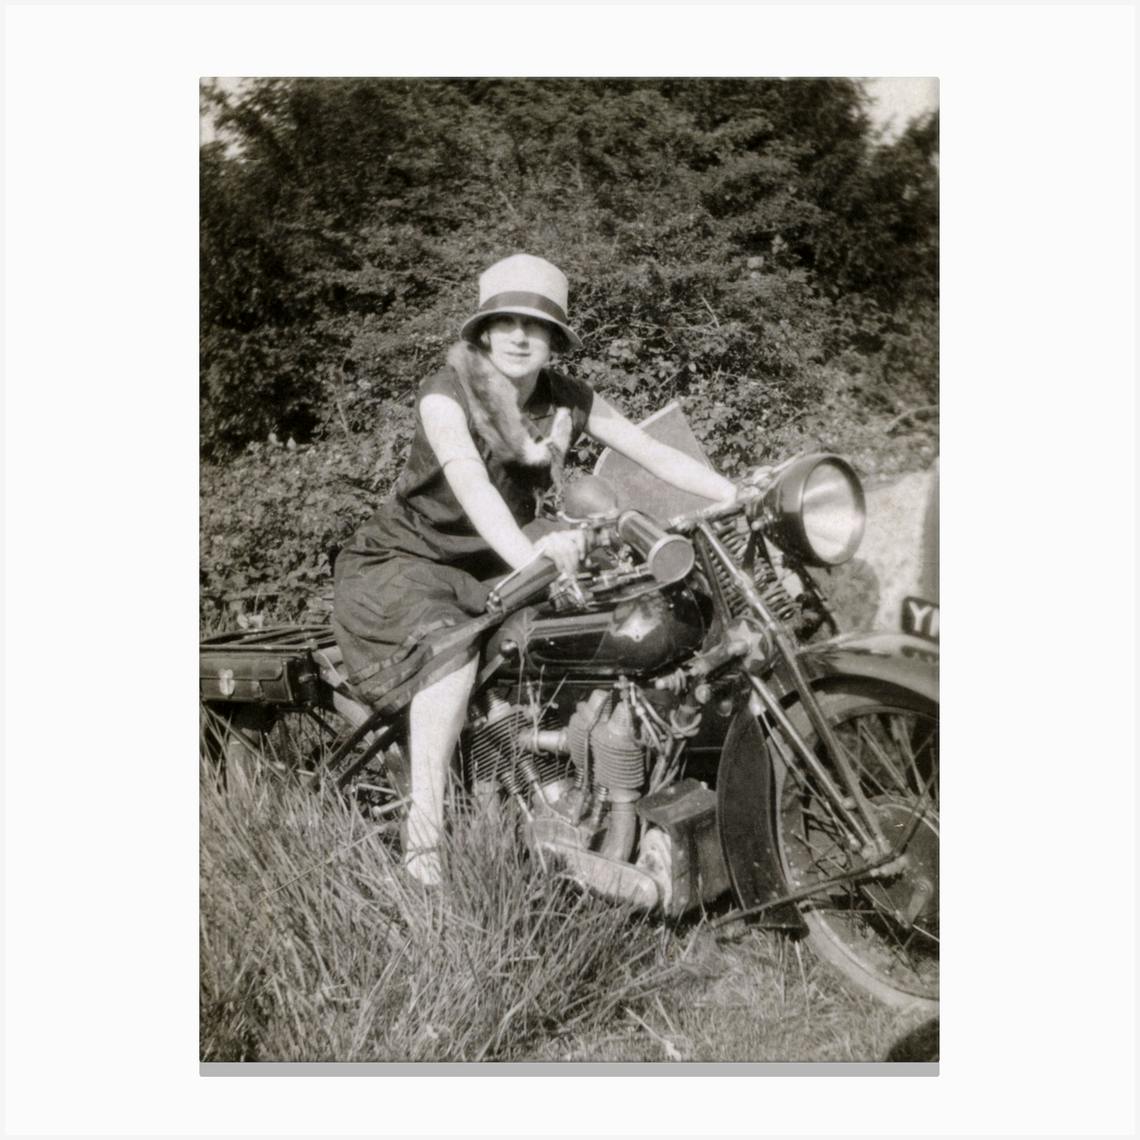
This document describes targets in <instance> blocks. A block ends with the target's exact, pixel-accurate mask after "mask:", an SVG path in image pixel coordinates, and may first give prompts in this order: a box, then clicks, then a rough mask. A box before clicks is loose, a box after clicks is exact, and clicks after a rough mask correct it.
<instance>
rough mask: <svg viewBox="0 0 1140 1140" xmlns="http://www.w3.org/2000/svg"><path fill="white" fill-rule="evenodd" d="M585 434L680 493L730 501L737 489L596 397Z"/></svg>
mask: <svg viewBox="0 0 1140 1140" xmlns="http://www.w3.org/2000/svg"><path fill="white" fill-rule="evenodd" d="M586 432H587V434H589V435H590V436H592V437H593V438H594V439H596V440H597V441H598V442H599V443H601V444H604V445H605V446H606V447H612V448H613V449H614V451H616V452H618V453H619V454H621V455H624V456H625V457H626V459H629V460H632V461H633V462H634V463H637V464H639V465H640V466H642V467H644V468H645V469H646V471H648V472H650V473H651V474H653V475H656V476H657V478H658V479H662V480H664V481H665V482H666V483H668V484H670V485H671V486H673V487H677V488H678V489H679V490H682V491H688V492H689V493H690V494H693V495H703V496H704V497H705V498H706V499H714V500H721V499H731V498H732V497H733V496H734V495H735V494H736V488H735V487H734V486H733V484H732V483H730V482H729V481H728V480H727V479H726V478H725V477H724V476H723V475H718V474H717V473H716V472H715V471H714V470H713V469H712V468H711V467H706V466H705V465H704V464H703V463H700V462H698V461H697V460H696V459H693V458H692V456H689V455H686V454H685V453H684V452H683V451H678V450H677V449H676V448H675V447H670V446H669V445H668V444H667V443H662V442H661V441H660V440H656V439H654V438H653V437H652V436H651V435H649V434H648V433H646V432H644V431H642V430H641V428H639V427H638V426H637V425H636V424H634V423H631V422H630V421H629V420H628V419H626V418H625V416H623V415H622V414H621V412H619V411H618V410H617V409H616V408H615V407H614V406H613V405H612V404H608V403H607V402H606V401H605V400H604V399H603V398H602V397H601V396H599V395H597V394H596V393H595V395H594V402H593V405H592V407H591V409H590V418H589V419H588V420H587V421H586Z"/></svg>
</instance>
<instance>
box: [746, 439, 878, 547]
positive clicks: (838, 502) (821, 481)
mask: <svg viewBox="0 0 1140 1140" xmlns="http://www.w3.org/2000/svg"><path fill="white" fill-rule="evenodd" d="M762 509H763V511H764V513H765V515H766V516H767V519H768V522H769V524H770V525H772V526H773V528H774V530H775V531H776V532H777V533H776V534H774V535H773V537H774V538H775V539H776V541H777V542H778V543H780V544H781V545H786V546H787V547H789V548H790V549H792V550H794V551H795V552H796V553H797V554H799V556H800V557H801V558H802V559H803V560H804V561H805V562H808V563H812V564H814V565H817V566H838V565H839V564H840V563H842V562H846V561H847V560H848V559H849V558H851V556H852V555H853V554H854V553H855V551H856V550H858V549H859V543H860V542H861V541H862V540H863V525H864V523H865V521H866V517H867V507H866V500H865V499H864V497H863V487H862V484H861V483H860V482H859V476H858V475H856V474H855V472H854V470H853V469H852V467H851V465H850V464H849V463H848V462H847V461H846V460H844V459H841V458H840V457H839V456H838V455H805V456H802V457H801V458H799V459H796V460H794V461H793V462H792V463H791V464H790V465H789V466H788V467H787V468H785V469H784V471H783V472H782V473H781V474H780V476H779V477H778V478H777V479H776V482H775V483H773V485H772V486H771V487H770V488H769V489H768V491H767V493H766V494H765V495H764V498H763V503H762ZM781 539H782V540H783V541H782V542H781Z"/></svg>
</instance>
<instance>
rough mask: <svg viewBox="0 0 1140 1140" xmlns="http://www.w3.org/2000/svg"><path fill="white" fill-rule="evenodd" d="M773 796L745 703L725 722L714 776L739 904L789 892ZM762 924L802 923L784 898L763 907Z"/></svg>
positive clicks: (763, 749)
mask: <svg viewBox="0 0 1140 1140" xmlns="http://www.w3.org/2000/svg"><path fill="white" fill-rule="evenodd" d="M777 797H778V789H777V786H776V777H775V771H774V770H773V767H772V757H771V753H770V751H769V748H768V744H767V741H766V740H765V738H764V734H763V732H762V731H761V730H760V727H759V725H758V724H757V722H756V718H755V717H754V716H753V715H752V713H751V712H750V711H749V710H748V708H747V706H746V707H745V708H743V709H741V711H740V712H739V713H737V715H736V717H735V718H734V719H733V722H732V724H731V725H730V726H729V729H728V734H727V735H726V736H725V739H724V747H723V749H722V750H721V754H720V767H719V768H718V770H717V778H716V817H717V827H718V829H719V831H720V843H721V850H722V852H723V853H724V862H725V866H726V867H727V868H728V874H729V878H730V879H731V881H732V886H733V889H734V891H735V892H736V897H737V899H738V900H739V902H740V904H741V906H743V907H745V908H748V907H756V906H762V905H764V904H765V903H768V902H771V901H772V900H773V899H777V898H781V897H782V896H784V895H786V894H788V893H789V890H788V882H787V879H786V878H785V877H784V871H783V867H782V865H781V863H780V853H779V850H778V848H777V845H776V806H777V802H778V799H777ZM764 925H767V926H780V927H784V928H785V929H790V930H793V931H797V932H801V933H802V932H803V931H805V930H806V929H807V928H806V926H805V925H804V922H803V919H801V918H800V915H799V912H798V911H797V910H796V908H795V907H794V906H792V905H791V904H790V903H784V904H783V905H781V906H778V907H773V908H772V909H771V910H770V911H768V912H767V913H766V914H765V917H764Z"/></svg>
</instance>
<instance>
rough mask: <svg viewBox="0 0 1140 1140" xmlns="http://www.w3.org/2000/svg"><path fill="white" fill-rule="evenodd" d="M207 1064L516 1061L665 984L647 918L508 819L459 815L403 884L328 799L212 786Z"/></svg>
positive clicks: (205, 820) (205, 871)
mask: <svg viewBox="0 0 1140 1140" xmlns="http://www.w3.org/2000/svg"><path fill="white" fill-rule="evenodd" d="M201 797H202V798H201V904H200V935H201V954H200V972H201V981H200V997H201V1057H202V1059H203V1060H207V1061H220V1060H275V1061H324V1060H337V1061H397V1060H398V1061H512V1060H520V1059H524V1058H532V1057H534V1056H536V1055H537V1054H538V1053H540V1052H541V1051H543V1050H544V1049H546V1048H549V1047H550V1046H551V1045H552V1043H554V1042H556V1041H557V1040H558V1039H560V1038H565V1037H567V1036H568V1035H576V1036H582V1035H586V1036H592V1035H594V1034H596V1033H599V1032H601V1031H603V1030H604V1029H605V1028H606V1026H607V1025H608V1024H609V1023H611V1022H615V1021H617V1020H619V1019H620V1018H621V1017H622V1016H625V1014H624V1012H623V1011H624V1010H627V1009H637V1008H640V1007H641V1006H642V1005H643V1004H644V1003H645V1002H646V1001H647V1000H648V998H649V997H650V995H652V994H653V993H654V992H655V991H657V990H658V989H660V988H661V987H663V986H664V985H666V984H667V983H668V981H669V979H670V977H671V975H672V974H673V973H675V972H676V968H675V967H671V966H669V965H668V964H667V963H666V962H664V961H663V960H662V958H661V955H660V953H659V939H658V938H657V937H656V935H655V933H654V930H653V928H652V927H651V926H650V925H649V924H648V922H647V921H646V920H645V919H643V918H639V917H638V916H636V915H634V914H632V913H631V912H629V911H628V910H625V909H623V908H621V907H618V906H614V905H613V904H612V903H606V902H602V901H600V900H597V899H594V898H592V897H590V896H587V895H583V894H582V893H580V892H579V891H578V890H577V889H576V888H573V887H571V886H570V885H569V884H567V883H565V882H564V881H561V880H559V879H558V878H556V877H552V876H548V875H542V874H538V873H535V871H534V869H533V868H532V867H531V866H530V865H529V861H528V859H527V857H526V853H525V849H524V848H523V847H522V846H521V845H520V844H519V843H518V842H517V840H516V838H515V834H516V829H515V826H514V823H513V821H512V819H511V818H510V815H509V813H507V814H504V815H498V816H496V815H488V814H481V815H476V814H472V813H465V812H463V811H454V812H453V819H454V823H455V826H454V827H453V828H452V830H451V834H450V835H449V838H448V841H447V844H446V850H445V861H446V870H447V876H446V883H445V885H444V886H443V887H442V888H439V889H438V890H434V891H426V890H424V889H423V888H421V887H420V886H419V885H418V884H416V883H414V882H413V881H411V880H408V879H407V878H406V877H405V876H404V875H403V874H402V872H401V871H400V869H399V866H398V861H397V859H396V857H395V854H394V852H393V850H392V847H391V846H390V843H389V841H388V840H387V839H386V838H385V835H384V832H383V831H382V829H380V828H378V827H377V826H376V825H374V824H372V823H370V822H369V821H366V820H365V819H364V818H362V817H361V816H360V814H359V813H358V812H357V811H356V809H355V808H353V807H351V806H350V805H346V804H345V803H344V802H342V801H341V800H340V799H339V798H338V796H337V795H336V794H335V793H333V792H331V791H324V792H317V793H314V791H313V790H312V789H311V788H308V787H302V786H300V785H290V784H288V783H283V782H281V781H279V780H252V781H248V782H245V783H241V784H237V785H236V786H234V785H231V786H230V787H229V788H223V787H221V786H220V784H219V782H218V781H217V779H216V778H215V776H214V773H213V772H212V771H211V770H210V769H209V768H208V767H204V769H203V777H202V780H201Z"/></svg>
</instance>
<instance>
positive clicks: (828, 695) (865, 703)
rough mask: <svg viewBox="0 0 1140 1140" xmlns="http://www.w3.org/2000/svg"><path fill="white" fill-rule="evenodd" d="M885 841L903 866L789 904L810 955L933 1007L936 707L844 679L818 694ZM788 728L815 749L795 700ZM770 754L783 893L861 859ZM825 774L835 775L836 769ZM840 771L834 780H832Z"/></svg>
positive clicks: (891, 998) (827, 813)
mask: <svg viewBox="0 0 1140 1140" xmlns="http://www.w3.org/2000/svg"><path fill="white" fill-rule="evenodd" d="M818 698H819V702H820V706H821V708H822V710H823V712H824V715H825V716H826V717H827V719H828V721H829V723H830V724H831V725H832V726H833V727H834V729H835V732H836V734H837V735H838V737H839V739H840V741H841V743H842V744H843V745H844V746H846V748H847V751H848V755H849V756H850V758H851V760H852V763H853V764H854V765H855V767H856V770H857V772H858V773H859V779H860V783H861V787H862V790H863V793H864V795H866V797H867V799H868V800H869V801H870V803H871V805H872V807H873V809H874V810H875V812H876V814H877V817H878V819H879V821H880V823H881V825H882V827H883V830H884V832H885V833H886V836H887V838H888V840H889V841H890V842H891V843H892V844H900V845H901V854H903V855H905V857H906V863H905V864H904V866H903V869H902V870H900V871H899V872H897V873H895V874H893V875H889V876H885V877H880V878H873V877H870V876H857V877H855V878H853V879H851V880H850V881H847V882H843V883H837V884H833V885H832V887H831V888H830V889H827V890H826V891H824V892H822V893H820V894H816V895H812V896H810V897H807V898H804V899H801V900H800V902H799V903H798V904H797V905H798V909H799V911H800V914H801V916H802V918H803V920H804V922H805V923H806V924H807V928H808V936H807V937H808V943H809V945H810V946H811V948H812V950H813V951H814V952H815V953H816V955H817V956H818V957H819V958H821V959H822V960H823V961H824V962H825V963H827V965H828V966H830V967H831V968H832V969H834V970H836V971H838V972H839V973H840V974H842V975H843V976H844V977H845V978H846V979H848V980H849V981H851V982H854V983H855V984H856V985H857V986H858V987H860V988H861V989H863V990H865V991H867V992H868V993H870V994H872V995H874V996H875V997H876V998H878V999H880V1000H881V1001H884V1002H886V1003H888V1004H890V1005H894V1006H907V1007H927V1008H930V1009H934V1008H936V1007H937V1003H938V957H939V929H938V848H939V824H938V708H937V706H936V705H932V704H931V703H930V702H928V701H926V700H924V699H923V698H921V697H919V696H917V695H916V694H914V693H911V692H908V691H906V690H904V689H897V688H894V687H887V686H881V685H880V686H871V685H863V684H859V683H857V682H846V683H845V687H843V688H832V689H831V690H829V691H825V692H821V693H819V694H818ZM790 716H791V719H792V721H793V723H794V724H795V726H796V728H797V730H798V731H799V732H800V733H801V734H802V735H803V737H804V739H805V740H806V741H807V743H808V744H809V745H810V746H811V747H812V748H813V749H815V751H816V754H817V755H819V756H821V757H822V756H823V750H822V748H821V746H820V744H819V741H818V740H817V737H816V734H815V732H814V730H813V729H812V727H811V725H810V722H809V720H808V718H807V715H806V713H805V712H804V710H803V708H802V707H797V708H796V709H794V710H791V711H790ZM774 754H775V756H776V759H775V766H776V784H777V798H776V804H777V809H776V831H777V846H778V849H779V854H780V860H781V863H782V865H783V870H784V874H785V876H786V878H787V881H788V887H789V891H790V892H792V893H794V892H797V891H803V890H805V889H808V888H810V887H811V886H812V885H813V884H814V883H818V882H819V881H820V880H821V879H825V878H834V877H836V876H839V875H842V874H844V873H846V872H849V871H853V870H856V869H857V868H858V867H859V866H861V865H863V863H864V859H863V857H862V856H861V855H860V854H858V853H857V852H855V851H852V850H851V846H852V841H851V840H850V839H849V830H848V828H847V827H846V825H845V824H844V823H843V822H842V821H841V820H840V818H839V817H838V815H837V813H836V810H835V808H834V806H833V805H832V804H831V803H830V801H828V800H827V799H825V798H824V797H823V796H821V795H820V794H819V792H818V790H817V788H816V787H815V785H814V781H813V780H812V779H811V777H809V776H808V775H807V774H806V773H804V772H803V771H802V764H796V765H795V766H790V765H788V764H787V763H786V762H784V761H783V760H781V759H780V755H781V750H780V748H776V749H774ZM832 775H833V776H835V775H836V774H835V773H834V771H833V772H832ZM836 778H837V779H838V777H837V776H836Z"/></svg>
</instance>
